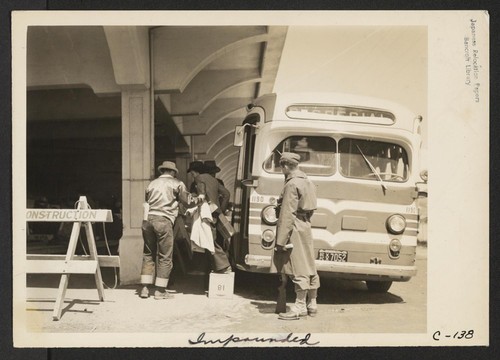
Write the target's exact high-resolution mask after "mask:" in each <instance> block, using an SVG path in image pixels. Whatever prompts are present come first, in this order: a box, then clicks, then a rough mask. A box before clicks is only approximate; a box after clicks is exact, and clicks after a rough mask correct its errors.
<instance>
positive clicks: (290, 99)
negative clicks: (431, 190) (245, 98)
mask: <svg viewBox="0 0 500 360" xmlns="http://www.w3.org/2000/svg"><path fill="white" fill-rule="evenodd" d="M253 106H256V107H262V108H264V111H265V114H266V119H265V121H266V122H268V121H284V120H285V121H286V120H297V121H300V120H303V121H311V120H321V121H329V122H343V123H357V124H371V125H385V126H389V127H390V128H392V129H402V130H406V131H410V132H412V133H413V132H417V131H419V127H420V126H419V125H420V121H421V117H420V118H418V120H417V121H416V120H415V119H416V118H417V116H416V115H415V114H414V113H413V112H411V111H410V110H409V109H407V108H406V107H404V106H402V105H400V104H397V103H394V102H391V101H388V100H384V99H379V98H375V97H367V96H360V95H352V94H342V93H329V92H304V93H283V94H281V93H280V94H267V95H263V96H261V97H259V98H257V99H255V100H254V102H253ZM269 115H271V116H269Z"/></svg>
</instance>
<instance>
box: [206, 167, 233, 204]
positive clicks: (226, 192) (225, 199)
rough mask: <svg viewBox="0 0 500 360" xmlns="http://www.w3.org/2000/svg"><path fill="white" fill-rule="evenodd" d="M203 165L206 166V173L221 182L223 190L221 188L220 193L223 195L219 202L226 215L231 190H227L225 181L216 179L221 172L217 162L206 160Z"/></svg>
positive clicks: (220, 196)
mask: <svg viewBox="0 0 500 360" xmlns="http://www.w3.org/2000/svg"><path fill="white" fill-rule="evenodd" d="M203 165H204V166H205V171H206V172H207V174H210V175H212V176H213V177H214V178H215V179H216V180H217V181H218V182H219V184H220V185H222V188H221V187H219V192H220V193H221V194H220V195H219V202H220V207H221V209H222V211H223V213H225V212H226V210H227V207H228V204H229V198H230V197H231V194H230V193H229V190H227V189H226V187H225V186H224V181H222V180H221V179H218V178H217V177H216V175H217V173H218V172H220V167H218V166H217V164H216V162H215V160H205V162H204V163H203Z"/></svg>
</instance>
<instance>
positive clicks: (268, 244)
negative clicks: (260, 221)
mask: <svg viewBox="0 0 500 360" xmlns="http://www.w3.org/2000/svg"><path fill="white" fill-rule="evenodd" d="M273 244H274V232H273V231H272V230H269V229H267V230H264V231H263V232H262V247H263V248H264V249H270V248H272V247H273Z"/></svg>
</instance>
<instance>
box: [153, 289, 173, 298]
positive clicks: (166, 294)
mask: <svg viewBox="0 0 500 360" xmlns="http://www.w3.org/2000/svg"><path fill="white" fill-rule="evenodd" d="M173 298H174V295H172V294H171V293H169V292H168V291H158V290H156V291H155V300H167V299H173Z"/></svg>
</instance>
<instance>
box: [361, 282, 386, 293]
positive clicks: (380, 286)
mask: <svg viewBox="0 0 500 360" xmlns="http://www.w3.org/2000/svg"><path fill="white" fill-rule="evenodd" d="M391 285H392V281H366V287H367V288H368V291H370V292H373V293H385V292H387V291H388V290H389V288H390V287H391Z"/></svg>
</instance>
